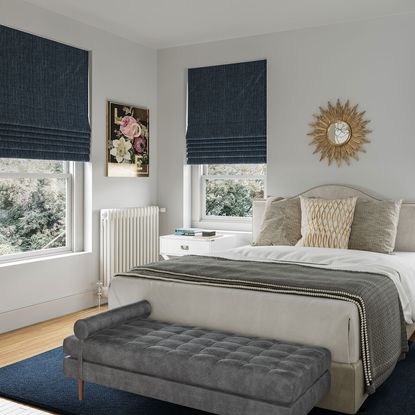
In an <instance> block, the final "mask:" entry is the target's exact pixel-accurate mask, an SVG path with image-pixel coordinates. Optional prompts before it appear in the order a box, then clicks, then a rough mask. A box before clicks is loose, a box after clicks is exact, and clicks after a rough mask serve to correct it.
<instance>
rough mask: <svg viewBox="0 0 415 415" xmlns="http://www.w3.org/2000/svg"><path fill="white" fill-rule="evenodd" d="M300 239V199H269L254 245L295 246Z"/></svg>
mask: <svg viewBox="0 0 415 415" xmlns="http://www.w3.org/2000/svg"><path fill="white" fill-rule="evenodd" d="M300 238H301V207H300V199H299V198H298V197H296V198H293V199H282V198H273V199H268V200H267V203H266V205H265V212H264V219H263V221H262V225H261V229H260V231H259V234H258V236H257V238H256V241H255V242H254V245H259V246H265V245H295V244H296V243H297V241H298V240H299V239H300Z"/></svg>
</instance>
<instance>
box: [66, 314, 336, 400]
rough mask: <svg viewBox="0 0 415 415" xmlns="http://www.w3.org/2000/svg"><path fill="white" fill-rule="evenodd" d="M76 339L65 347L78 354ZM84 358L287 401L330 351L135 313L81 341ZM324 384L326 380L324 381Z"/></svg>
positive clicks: (308, 383)
mask: <svg viewBox="0 0 415 415" xmlns="http://www.w3.org/2000/svg"><path fill="white" fill-rule="evenodd" d="M79 350H80V341H79V340H78V339H77V338H76V337H74V336H72V337H69V338H67V339H65V342H64V351H65V353H67V354H68V355H70V356H71V357H73V358H77V357H78V356H79ZM83 359H84V360H85V361H87V362H92V363H97V364H101V365H105V366H110V367H114V368H119V369H123V370H127V371H129V372H136V373H141V374H147V375H151V376H156V377H160V378H164V379H169V380H173V381H176V382H180V383H186V384H189V385H194V386H200V387H204V388H209V389H213V390H220V391H223V392H228V393H232V394H237V395H242V396H245V397H249V398H252V399H256V400H263V401H265V402H272V403H276V404H282V405H284V406H290V405H291V404H293V403H294V402H296V401H297V400H298V399H299V398H300V397H301V396H302V395H303V394H304V393H305V392H306V391H307V390H308V389H309V388H310V387H312V386H313V385H314V384H315V383H316V382H318V381H319V379H320V378H321V377H322V376H323V375H326V376H327V373H326V372H327V371H328V369H329V365H330V352H329V351H328V350H327V349H324V348H320V347H307V346H302V345H295V344H285V343H283V342H278V341H276V340H270V339H259V338H249V337H244V336H238V335H235V334H229V333H224V332H220V331H215V330H206V329H201V328H199V327H186V326H182V325H176V324H169V323H163V322H159V321H153V320H148V319H135V320H133V321H129V322H126V323H123V324H120V325H119V326H117V327H115V328H108V329H103V330H100V331H99V332H97V333H95V334H94V335H92V336H91V337H88V338H87V339H86V340H85V342H84V345H83ZM325 385H326V383H325Z"/></svg>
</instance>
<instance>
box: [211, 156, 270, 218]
mask: <svg viewBox="0 0 415 415" xmlns="http://www.w3.org/2000/svg"><path fill="white" fill-rule="evenodd" d="M215 176H222V177H221V178H215ZM241 176H243V178H242V177H241ZM264 176H265V165H263V164H245V165H237V164H216V165H209V166H207V180H206V202H205V203H206V215H207V216H228V217H250V216H252V202H253V199H258V198H263V197H264V178H263V177H264ZM250 177H252V179H251V178H250Z"/></svg>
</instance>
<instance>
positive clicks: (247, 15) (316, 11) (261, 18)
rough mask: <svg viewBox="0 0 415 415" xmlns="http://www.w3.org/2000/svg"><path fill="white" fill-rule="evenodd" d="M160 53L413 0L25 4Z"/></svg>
mask: <svg viewBox="0 0 415 415" xmlns="http://www.w3.org/2000/svg"><path fill="white" fill-rule="evenodd" d="M26 1H28V2H29V3H32V4H35V5H38V6H40V7H43V8H45V9H48V10H51V11H53V12H56V13H59V14H62V15H64V16H67V17H70V18H73V19H75V20H78V21H80V22H83V23H86V24H88V25H90V26H94V27H96V28H99V29H102V30H105V31H107V32H111V33H114V34H117V35H119V36H121V37H124V38H127V39H130V40H133V41H135V42H138V43H140V44H142V45H145V46H149V47H153V48H166V47H171V46H178V45H188V44H194V43H201V42H208V41H214V40H221V39H230V38H237V37H244V36H252V35H258V34H264V33H272V32H280V31H285V30H293V29H300V28H305V27H315V26H325V25H329V24H336V23H343V22H348V21H355V20H365V19H372V18H376V17H382V16H388V15H394V14H404V13H408V12H415V1H414V0H123V1H117V0H26Z"/></svg>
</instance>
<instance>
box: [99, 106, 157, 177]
mask: <svg viewBox="0 0 415 415" xmlns="http://www.w3.org/2000/svg"><path fill="white" fill-rule="evenodd" d="M107 105H108V106H107V175H108V176H112V177H148V176H149V162H150V159H149V138H150V137H149V110H148V109H145V108H138V107H134V106H131V105H125V104H117V103H115V102H111V101H108V103H107Z"/></svg>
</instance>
